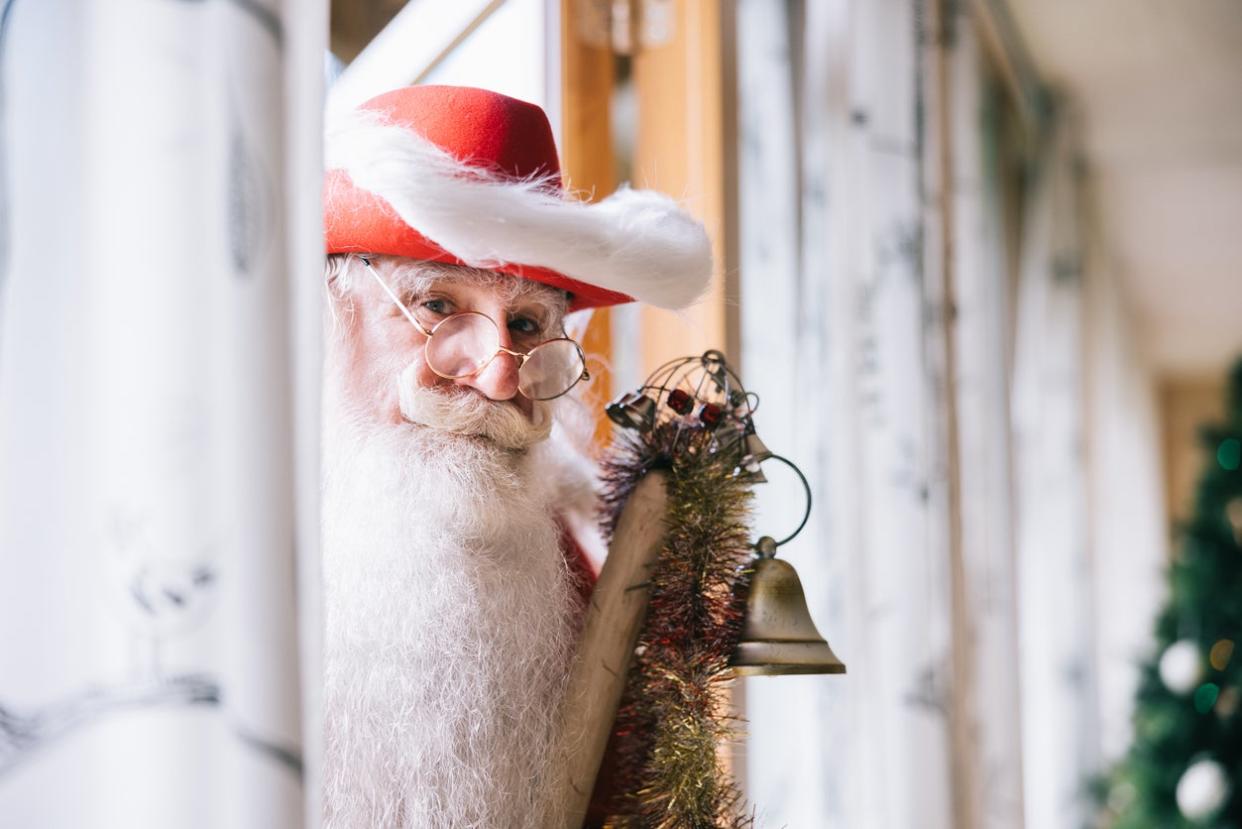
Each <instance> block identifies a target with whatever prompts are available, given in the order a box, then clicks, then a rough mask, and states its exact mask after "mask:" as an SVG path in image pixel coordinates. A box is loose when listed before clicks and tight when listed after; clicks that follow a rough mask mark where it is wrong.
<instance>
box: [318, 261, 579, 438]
mask: <svg viewBox="0 0 1242 829" xmlns="http://www.w3.org/2000/svg"><path fill="white" fill-rule="evenodd" d="M370 262H371V267H372V269H373V271H374V274H373V275H374V276H375V277H378V278H370V276H371V275H372V274H370V272H368V271H367V270H366V269H365V267H363V263H362V262H361V260H358V259H354V260H351V261H350V262H349V263H348V264H347V268H348V270H347V274H348V275H347V276H345V277H338V281H342V282H346V283H347V287H344V286H337V290H338V301H339V305H338V307H339V308H340V312H339V314H338V318H337V322H338V324H340V325H344V326H345V327H346V328H347V332H346V333H347V334H348V336H347V337H345V338H344V339H341V340H340V341H339V342H340V345H341V346H342V350H341V353H340V356H341V357H342V358H343V360H344V361H345V365H346V366H347V367H348V380H349V382H350V384H351V386H350V388H349V390H348V391H349V398H350V399H351V400H352V401H354V402H355V403H356V404H357V405H359V406H365V407H367V408H368V411H367V414H368V415H369V416H370V417H373V418H375V419H376V420H379V421H385V422H389V423H397V422H399V421H400V420H401V419H402V417H403V415H402V411H401V401H400V395H399V393H398V390H399V388H400V383H399V382H398V381H397V378H398V377H399V376H400V375H402V374H404V376H405V378H406V379H405V381H404V382H408V383H412V384H413V385H414V386H416V387H420V388H438V389H440V390H441V391H445V392H450V393H452V392H458V393H466V392H471V393H475V394H478V395H481V396H483V397H485V398H487V399H489V400H493V401H497V402H504V403H507V404H509V405H511V406H512V407H514V408H516V409H517V410H518V411H520V412H521V413H523V414H525V415H526V416H527V417H528V418H529V417H531V416H532V414H533V409H534V407H533V405H532V401H531V400H529V399H528V398H526V397H525V396H524V395H522V394H521V392H520V391H519V389H518V362H517V358H516V357H515V356H513V355H512V354H510V353H507V352H511V351H519V352H527V351H529V350H530V349H531V348H533V347H534V346H536V345H538V344H539V343H540V342H542V341H544V340H547V339H550V338H552V337H557V336H560V335H561V323H562V319H563V317H564V314H565V309H566V305H567V300H566V297H565V294H564V292H562V291H558V290H556V289H554V288H550V287H547V286H544V285H540V284H539V283H535V282H530V281H526V280H522V279H515V278H514V277H512V276H508V275H506V274H494V273H489V272H487V271H478V270H468V269H462V268H454V267H451V266H444V265H438V264H435V263H427V262H417V261H412V260H408V259H400V258H398V257H374V258H371V259H370ZM380 280H382V281H383V284H381V282H380ZM385 286H387V289H390V290H391V291H392V292H393V294H394V295H395V296H396V298H397V299H398V300H400V305H398V304H397V302H395V301H394V300H393V297H392V296H390V295H389V293H388V290H386V288H385ZM342 287H344V290H343V291H342V290H341V288H342ZM402 306H404V308H403V307H402ZM470 311H473V312H475V313H479V314H482V315H484V316H486V317H487V318H488V319H490V320H491V321H492V322H493V323H494V324H495V325H496V329H497V332H498V334H499V338H498V346H499V350H498V351H497V352H496V353H495V355H494V356H493V357H492V359H491V360H490V362H488V363H487V365H486V366H485V367H484V368H483V369H482V370H481V371H478V372H476V373H474V374H470V375H468V376H465V377H460V378H456V379H450V378H446V377H443V376H441V375H440V374H437V372H436V371H435V370H433V368H432V366H431V365H429V364H428V362H427V359H426V349H425V345H426V342H427V339H428V337H427V334H426V333H424V331H431V330H432V329H434V328H435V327H436V325H437V324H438V323H439V322H441V321H442V320H444V319H446V318H447V317H449V316H451V315H453V314H460V313H463V312H470ZM407 312H409V313H410V314H412V315H413V316H414V318H415V319H416V320H417V322H418V324H419V326H421V327H422V329H423V330H422V331H420V330H419V327H418V326H416V325H415V324H414V323H413V322H411V320H410V319H409V318H408V317H407V316H406V313H407Z"/></svg>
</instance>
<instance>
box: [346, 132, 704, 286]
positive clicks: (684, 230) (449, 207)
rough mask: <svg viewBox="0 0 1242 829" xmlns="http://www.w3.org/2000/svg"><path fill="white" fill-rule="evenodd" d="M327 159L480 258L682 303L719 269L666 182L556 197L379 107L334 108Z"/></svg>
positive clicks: (409, 217)
mask: <svg viewBox="0 0 1242 829" xmlns="http://www.w3.org/2000/svg"><path fill="white" fill-rule="evenodd" d="M325 155H326V158H325V161H326V165H327V168H328V169H329V170H331V169H341V170H344V171H345V172H347V173H348V174H349V177H350V178H351V179H353V182H354V185H355V186H357V187H360V188H362V189H364V190H369V191H371V192H372V193H374V194H376V195H377V196H379V197H381V198H382V199H384V200H385V201H386V202H388V203H389V204H390V205H392V207H393V209H394V210H395V211H396V212H397V215H398V216H400V217H401V219H402V221H404V222H405V223H406V224H407V225H409V226H410V227H412V228H414V229H415V230H417V231H418V232H419V233H421V234H422V235H423V236H425V237H426V238H428V239H430V240H431V241H432V242H434V243H436V244H437V245H439V246H440V247H442V248H444V249H445V250H446V251H448V252H449V253H451V254H453V256H455V257H457V258H458V259H460V260H461V261H462V262H465V263H466V264H468V265H471V266H474V267H488V266H492V265H497V264H501V263H514V264H521V265H532V266H535V267H542V268H548V269H550V270H554V271H557V272H558V273H561V274H564V275H565V276H568V277H571V278H573V279H576V280H578V281H580V282H585V283H587V284H589V285H595V286H597V287H600V288H606V289H608V290H611V291H619V292H621V293H624V294H629V295H630V296H632V297H635V298H636V299H639V300H642V301H643V302H647V303H650V304H651V305H656V306H659V307H661V308H669V309H676V308H684V307H686V306H687V305H690V304H691V303H693V302H694V301H695V299H697V298H698V297H699V295H700V294H702V292H703V290H704V289H705V288H706V287H707V283H708V281H709V280H710V279H711V270H712V254H711V243H710V241H709V240H708V238H707V231H706V230H705V229H704V228H703V225H702V224H701V223H699V222H698V221H697V220H696V219H694V218H693V217H692V216H690V214H688V213H686V212H685V211H684V210H682V209H681V208H680V207H678V205H677V203H676V202H674V201H673V200H672V199H671V198H669V197H668V196H665V195H664V194H662V193H657V192H654V191H651V190H631V189H629V188H628V187H622V188H621V189H619V190H618V191H617V192H615V193H613V194H612V195H611V196H609V197H607V198H606V199H603V200H602V201H599V202H595V203H589V202H579V201H573V200H570V199H565V198H562V197H560V196H559V195H558V194H557V193H556V192H555V191H554V190H552V189H550V188H549V187H548V186H547V182H546V181H542V180H522V181H515V180H513V179H502V178H500V177H499V176H497V175H496V174H495V173H492V172H490V171H487V170H482V169H479V168H477V167H471V166H469V165H467V164H463V163H462V162H460V161H458V160H457V159H455V158H453V156H452V155H450V154H449V153H447V152H445V151H444V150H442V149H440V148H439V147H438V146H436V145H435V144H433V143H432V142H430V141H428V140H427V139H425V138H423V137H422V136H420V135H417V134H416V133H414V132H412V131H411V130H408V129H405V128H403V127H399V126H392V125H388V124H384V123H382V122H381V121H380V120H379V118H378V117H377V115H376V114H375V113H371V112H367V111H365V110H354V111H352V112H349V113H347V114H344V115H338V116H337V118H336V119H334V123H332V124H330V125H329V129H328V132H327V135H326V140H325Z"/></svg>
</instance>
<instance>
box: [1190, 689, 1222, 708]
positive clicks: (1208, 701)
mask: <svg viewBox="0 0 1242 829" xmlns="http://www.w3.org/2000/svg"><path fill="white" fill-rule="evenodd" d="M1219 696H1220V686H1219V685H1217V684H1216V683H1215V682H1205V683H1203V684H1202V685H1200V686H1199V689H1198V690H1197V691H1195V710H1196V711H1198V712H1199V713H1200V714H1206V713H1207V712H1209V711H1211V710H1212V706H1213V705H1215V704H1216V698H1217V697H1219Z"/></svg>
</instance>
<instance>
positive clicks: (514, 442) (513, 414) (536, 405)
mask: <svg viewBox="0 0 1242 829" xmlns="http://www.w3.org/2000/svg"><path fill="white" fill-rule="evenodd" d="M416 370H417V365H416V364H414V363H411V364H410V365H409V366H407V367H406V369H405V370H404V371H403V372H401V378H400V380H399V381H398V383H399V387H398V403H399V405H400V407H401V416H402V417H404V418H405V419H406V420H408V421H409V422H411V423H415V424H418V425H419V426H426V427H428V428H430V429H438V430H440V431H442V432H451V433H453V434H457V435H466V436H469V437H482V438H487V439H488V440H490V441H491V442H492V443H494V444H496V445H497V446H499V447H501V448H502V449H510V450H525V449H529V448H530V447H532V446H534V445H535V444H536V443H539V442H540V441H543V440H546V439H547V437H548V435H550V434H551V433H552V405H551V403H550V402H549V401H546V400H536V401H533V403H532V405H533V410H532V412H531V417H530V418H529V419H528V418H527V417H526V415H525V414H523V413H522V412H521V410H519V409H518V408H517V407H516V406H514V405H512V404H510V403H507V402H504V401H496V400H489V399H487V398H486V397H484V396H483V395H481V394H476V393H474V392H471V391H467V390H464V389H462V390H458V391H445V390H441V389H435V388H427V387H425V386H420V385H419V384H418V382H417V381H416V379H415V372H416Z"/></svg>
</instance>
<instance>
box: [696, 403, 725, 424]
mask: <svg viewBox="0 0 1242 829" xmlns="http://www.w3.org/2000/svg"><path fill="white" fill-rule="evenodd" d="M723 415H724V409H722V408H720V407H719V406H717V405H716V404H715V403H704V404H703V408H701V409H699V422H700V423H702V424H703V425H704V426H706V427H707V428H709V429H710V428H712V427H714V426H716V424H718V423H720V418H721V417H722V416H723Z"/></svg>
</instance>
